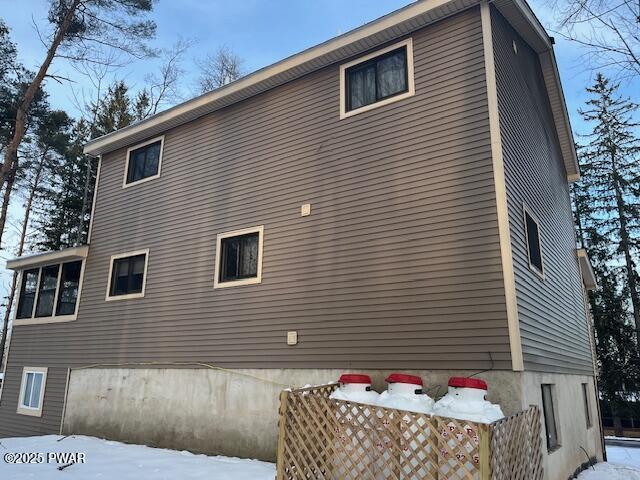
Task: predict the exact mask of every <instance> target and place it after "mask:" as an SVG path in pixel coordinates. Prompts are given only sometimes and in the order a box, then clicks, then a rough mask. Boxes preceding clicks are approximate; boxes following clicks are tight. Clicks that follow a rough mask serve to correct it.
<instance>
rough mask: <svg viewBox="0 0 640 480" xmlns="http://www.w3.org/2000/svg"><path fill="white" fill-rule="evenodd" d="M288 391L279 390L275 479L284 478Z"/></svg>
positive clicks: (281, 479) (282, 479) (283, 479)
mask: <svg viewBox="0 0 640 480" xmlns="http://www.w3.org/2000/svg"><path fill="white" fill-rule="evenodd" d="M288 401H289V392H287V391H286V390H283V391H282V392H280V415H279V418H278V451H277V453H276V480H285V476H284V470H285V461H284V445H285V434H286V431H287V403H288Z"/></svg>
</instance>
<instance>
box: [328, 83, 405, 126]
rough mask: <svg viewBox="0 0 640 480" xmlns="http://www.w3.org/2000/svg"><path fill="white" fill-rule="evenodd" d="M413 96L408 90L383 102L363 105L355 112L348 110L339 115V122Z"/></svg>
mask: <svg viewBox="0 0 640 480" xmlns="http://www.w3.org/2000/svg"><path fill="white" fill-rule="evenodd" d="M414 95H415V91H414V90H409V91H407V92H404V93H400V94H398V95H394V96H393V97H389V98H385V99H384V100H380V101H379V102H375V103H371V104H369V105H365V106H364V107H360V108H356V109H355V110H349V111H348V112H342V113H341V114H340V120H343V119H345V118H349V117H352V116H354V115H357V114H359V113H364V112H368V111H369V110H373V109H374V108H378V107H384V106H385V105H389V104H390V103H393V102H398V101H400V100H404V99H405V98H409V97H412V96H414Z"/></svg>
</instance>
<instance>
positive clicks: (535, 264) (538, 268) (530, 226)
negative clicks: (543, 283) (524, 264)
mask: <svg viewBox="0 0 640 480" xmlns="http://www.w3.org/2000/svg"><path fill="white" fill-rule="evenodd" d="M524 223H525V230H526V237H527V252H528V255H529V267H530V268H531V270H533V271H534V272H536V273H538V274H539V275H543V274H544V267H543V263H542V245H541V242H540V222H539V221H538V219H537V218H536V217H535V215H534V214H533V213H532V212H531V211H530V210H529V209H528V208H527V207H526V206H525V207H524Z"/></svg>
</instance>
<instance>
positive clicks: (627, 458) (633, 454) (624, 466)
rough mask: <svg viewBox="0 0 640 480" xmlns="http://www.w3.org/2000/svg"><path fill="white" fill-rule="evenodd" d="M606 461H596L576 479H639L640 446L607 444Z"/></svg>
mask: <svg viewBox="0 0 640 480" xmlns="http://www.w3.org/2000/svg"><path fill="white" fill-rule="evenodd" d="M607 460H608V461H607V463H598V464H596V465H595V466H594V467H593V468H588V469H587V470H585V471H584V472H582V473H581V474H580V475H579V476H578V480H640V448H632V447H618V446H611V445H607Z"/></svg>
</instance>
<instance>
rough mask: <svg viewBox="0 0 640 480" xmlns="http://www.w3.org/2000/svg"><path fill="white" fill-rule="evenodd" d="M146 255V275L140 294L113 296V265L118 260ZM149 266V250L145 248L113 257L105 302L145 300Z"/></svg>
mask: <svg viewBox="0 0 640 480" xmlns="http://www.w3.org/2000/svg"><path fill="white" fill-rule="evenodd" d="M142 254H144V255H145V257H144V273H143V277H142V291H141V292H140V293H128V294H126V295H111V280H112V277H113V265H114V263H115V261H116V260H118V259H121V258H127V257H135V256H136V255H142ZM148 266H149V249H148V248H145V249H142V250H134V251H131V252H124V253H118V254H116V255H111V259H110V260H109V278H108V279H107V294H106V296H105V300H106V301H107V302H109V301H112V300H128V299H132V298H143V297H144V293H145V289H146V287H147V268H148Z"/></svg>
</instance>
